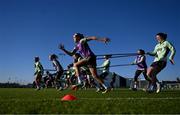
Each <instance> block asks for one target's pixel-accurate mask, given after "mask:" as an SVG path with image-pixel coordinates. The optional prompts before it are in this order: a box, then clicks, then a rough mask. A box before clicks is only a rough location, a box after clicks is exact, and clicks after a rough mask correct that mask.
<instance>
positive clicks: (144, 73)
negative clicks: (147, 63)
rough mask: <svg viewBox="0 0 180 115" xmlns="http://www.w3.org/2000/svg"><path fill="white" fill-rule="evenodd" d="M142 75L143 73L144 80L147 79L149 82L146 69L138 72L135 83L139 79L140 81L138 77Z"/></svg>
mask: <svg viewBox="0 0 180 115" xmlns="http://www.w3.org/2000/svg"><path fill="white" fill-rule="evenodd" d="M141 73H143V75H144V78H145V79H146V80H147V81H149V80H148V77H147V75H146V73H147V69H145V70H136V72H135V76H134V81H137V79H138V77H139V75H140V74H141Z"/></svg>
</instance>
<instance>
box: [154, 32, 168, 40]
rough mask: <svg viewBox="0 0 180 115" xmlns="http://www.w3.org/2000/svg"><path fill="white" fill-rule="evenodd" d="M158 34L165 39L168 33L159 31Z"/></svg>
mask: <svg viewBox="0 0 180 115" xmlns="http://www.w3.org/2000/svg"><path fill="white" fill-rule="evenodd" d="M156 35H158V36H160V37H161V38H163V39H164V40H166V39H167V34H165V33H157V34H156Z"/></svg>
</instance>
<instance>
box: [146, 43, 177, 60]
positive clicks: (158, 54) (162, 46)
mask: <svg viewBox="0 0 180 115" xmlns="http://www.w3.org/2000/svg"><path fill="white" fill-rule="evenodd" d="M169 51H171V54H170V56H169V59H170V60H171V59H173V58H174V55H175V53H176V50H175V48H174V46H173V45H172V44H171V43H170V42H168V41H163V42H161V43H158V44H157V45H156V46H155V49H154V51H153V52H149V55H151V56H155V59H154V62H156V61H167V55H168V53H169Z"/></svg>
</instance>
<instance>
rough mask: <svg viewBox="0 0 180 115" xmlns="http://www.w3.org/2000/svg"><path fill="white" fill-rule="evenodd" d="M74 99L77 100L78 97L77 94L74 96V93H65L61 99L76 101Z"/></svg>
mask: <svg viewBox="0 0 180 115" xmlns="http://www.w3.org/2000/svg"><path fill="white" fill-rule="evenodd" d="M74 100H77V98H76V97H75V96H73V95H70V94H68V95H65V96H64V97H63V98H62V99H61V101H74Z"/></svg>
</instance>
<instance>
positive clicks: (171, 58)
mask: <svg viewBox="0 0 180 115" xmlns="http://www.w3.org/2000/svg"><path fill="white" fill-rule="evenodd" d="M167 47H168V48H169V50H170V51H171V54H170V56H169V60H170V62H171V63H172V64H173V65H174V64H175V62H174V56H175V54H176V49H175V48H174V46H173V45H172V44H171V43H169V42H167Z"/></svg>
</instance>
